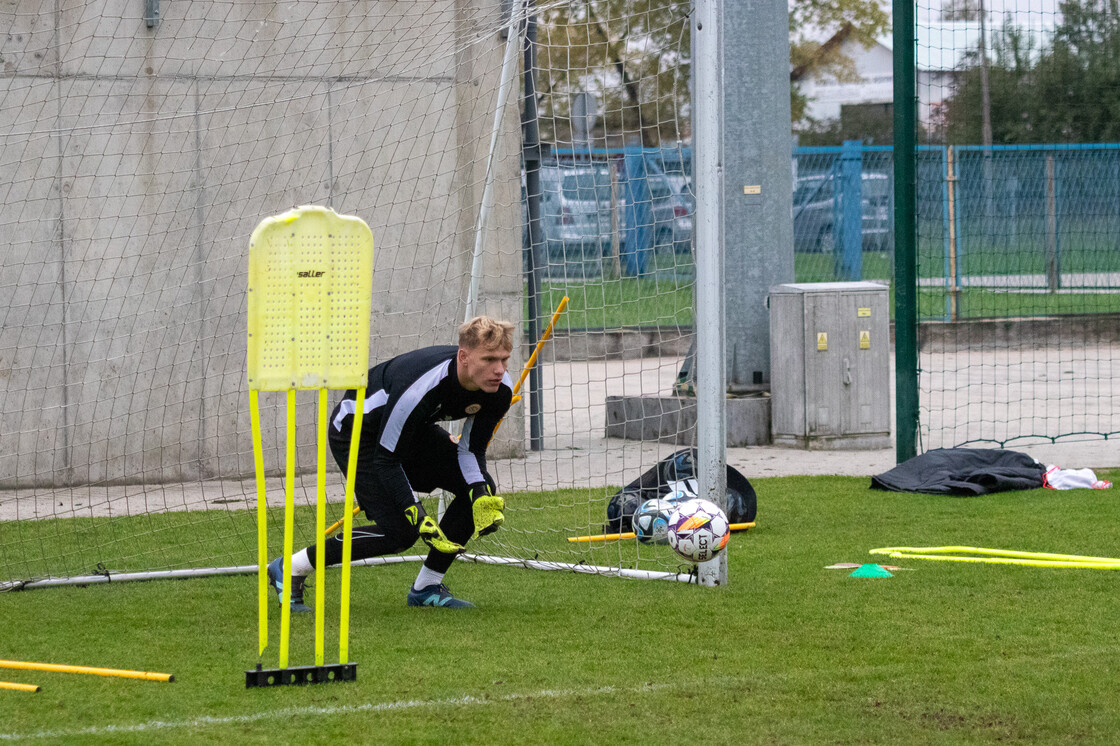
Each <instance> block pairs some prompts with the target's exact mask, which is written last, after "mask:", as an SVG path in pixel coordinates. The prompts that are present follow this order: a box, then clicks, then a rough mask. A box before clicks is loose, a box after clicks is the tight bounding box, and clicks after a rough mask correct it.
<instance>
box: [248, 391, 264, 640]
mask: <svg viewBox="0 0 1120 746" xmlns="http://www.w3.org/2000/svg"><path fill="white" fill-rule="evenodd" d="M249 425H250V429H251V430H252V432H253V470H254V471H255V472H256V476H257V620H258V624H257V627H258V632H257V655H258V656H261V655H264V649H265V648H266V647H268V572H267V568H268V505H267V502H266V500H265V497H266V492H265V485H264V449H263V447H262V446H261V413H260V400H259V396H258V392H257V390H256V389H250V390H249Z"/></svg>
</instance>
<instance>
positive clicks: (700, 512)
mask: <svg viewBox="0 0 1120 746" xmlns="http://www.w3.org/2000/svg"><path fill="white" fill-rule="evenodd" d="M633 525H634V535H635V536H636V537H637V539H638V541H640V542H641V543H643V544H668V545H669V546H670V547H672V548H673V551H675V552H676V553H677V554H679V555H680V556H681V557H683V558H684V559H686V560H688V561H689V562H706V561H708V560H710V559H712V558H713V557H715V556H716V555H717V554H719V553H720V551H721V550H722V549H723V548H724V547H725V546H727V540H728V539H729V538H730V537H731V524H730V523H729V522H728V520H727V516H726V515H725V514H724V512H723V511H722V510H720V509H719V506H717V505H716V504H715V503H713V502H710V501H708V500H703V499H701V498H695V497H690V496H689V495H688V494H687V493H686V492H682V491H678V492H674V493H670V494H669V495H666V496H665V497H664V498H656V499H654V500H646V501H645V502H644V503H642V504H641V505H639V506H638V509H637V511H635V513H634V521H633Z"/></svg>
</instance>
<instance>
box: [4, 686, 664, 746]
mask: <svg viewBox="0 0 1120 746" xmlns="http://www.w3.org/2000/svg"><path fill="white" fill-rule="evenodd" d="M672 686H680V684H673V685H670V684H643V685H642V686H636V687H626V688H622V687H615V686H600V687H595V688H593V689H543V690H541V691H539V692H529V693H528V694H506V695H504V696H501V697H476V696H473V695H469V694H468V695H466V696H463V697H453V698H451V699H407V700H398V701H396V702H381V703H378V704H374V703H372V702H371V703H369V704H364V705H339V706H336V707H286V708H284V709H282V710H272V711H270V712H254V713H252V714H249V715H230V716H227V717H210V716H203V717H199V718H193V719H190V720H149V721H147V722H144V723H134V724H132V725H101V726H91V727H89V728H79V729H77V730H43V731H38V732H35V733H0V741H22V740H32V739H37V738H75V737H78V736H111V735H113V734H116V733H143V732H146V731H164V730H172V729H175V728H204V727H208V726H215V725H242V724H245V723H254V722H256V721H258V720H270V719H273V718H282V717H300V716H303V717H322V716H329V715H351V714H354V713H360V712H392V711H394V710H411V709H417V708H421V707H446V706H452V707H469V706H474V705H493V704H500V703H503V702H516V701H519V700H527V699H563V698H564V697H586V696H595V695H601V694H618V693H631V694H637V693H641V692H652V691H657V690H659V689H667V688H670V687H672Z"/></svg>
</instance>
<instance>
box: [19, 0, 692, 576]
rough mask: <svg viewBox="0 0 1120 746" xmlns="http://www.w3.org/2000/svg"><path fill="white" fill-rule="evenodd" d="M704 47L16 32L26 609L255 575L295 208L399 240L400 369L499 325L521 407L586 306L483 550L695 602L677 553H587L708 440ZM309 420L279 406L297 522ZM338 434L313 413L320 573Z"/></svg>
mask: <svg viewBox="0 0 1120 746" xmlns="http://www.w3.org/2000/svg"><path fill="white" fill-rule="evenodd" d="M688 19H689V3H688V2H687V0H662V1H661V2H656V1H655V2H646V1H643V2H639V1H638V0H570V1H569V0H564V1H563V2H546V1H545V0H542V1H541V2H538V3H535V4H533V3H528V4H525V3H523V2H521V0H459V1H458V2H452V1H451V0H413V1H411V2H406V3H402V2H389V1H383V2H376V1H375V2H366V3H357V2H331V3H322V2H315V1H314V0H291V1H288V2H280V3H272V2H270V3H262V2H256V1H254V0H216V1H208V2H198V1H197V0H176V1H175V2H167V1H166V0H164V1H162V2H161V0H148V2H147V3H146V4H145V3H140V2H137V3H135V4H105V3H55V2H45V1H39V0H21V1H20V2H17V3H6V4H4V5H3V6H2V7H0V249H2V252H0V253H2V256H3V257H4V261H3V262H2V263H0V587H4V588H18V587H26V586H27V585H28V584H29V583H35V582H39V581H44V580H50V579H60V578H75V577H79V578H87V579H88V578H89V577H90V576H97V575H101V576H109V577H112V576H114V575H115V576H117V577H121V576H122V575H123V574H127V573H134V572H135V573H140V572H143V573H152V572H156V573H164V574H172V573H178V572H186V571H190V570H196V569H203V570H205V569H211V570H213V569H215V568H217V569H219V570H226V571H230V572H237V571H241V570H243V569H244V568H246V567H248V566H253V565H254V563H255V559H256V524H255V519H254V511H253V508H254V505H255V499H256V498H255V487H254V482H253V462H252V446H251V439H250V423H249V407H248V386H247V383H246V367H245V366H246V351H245V350H246V308H247V302H246V287H247V255H248V243H249V236H250V234H251V232H252V231H253V229H254V227H255V226H256V225H257V224H258V223H259V222H260V221H261V220H262V219H264V218H266V217H268V216H271V215H276V214H279V213H282V212H284V211H285V210H288V209H290V208H292V207H294V206H297V205H324V206H329V207H331V208H333V209H335V210H336V211H337V212H339V213H340V214H346V215H355V216H357V217H360V218H362V219H363V220H364V221H365V222H366V223H368V224H369V226H370V227H371V228H372V231H373V236H374V245H375V256H374V276H373V283H374V292H373V314H372V335H371V339H370V360H371V364H372V363H376V362H380V361H382V360H385V359H387V358H389V357H391V356H393V355H395V354H399V353H401V352H404V351H407V350H409V349H413V348H416V347H420V346H424V345H429V344H447V343H451V342H453V341H454V330H455V327H456V326H457V325H458V323H459V322H461V321H462V320H463V319H464V316H465V314H467V313H468V311H474V312H476V313H488V314H490V315H494V316H500V317H504V318H508V319H510V320H512V321H514V322H515V323H516V325H517V332H518V338H519V341H520V345H519V347H518V348H517V349H516V350H515V354H514V360H513V365H512V368H511V375H513V377H514V380H517V377H518V375H519V374H520V373H521V370H522V366H524V364H525V362H526V361H527V359H528V357H529V353H530V352H531V350H532V348H533V345H534V343H535V342H536V336H537V335H539V334H540V333H542V332H543V329H544V327H545V324H547V321H548V319H549V317H550V315H551V314H552V311H553V309H555V308H556V306H557V305H558V303H559V302H560V300H561V298H563V297H565V296H567V297H568V298H569V299H570V300H569V303H570V305H569V308H568V310H567V311H566V312H565V314H563V315H562V316H561V318H560V319H559V321H558V323H557V326H556V331H555V334H554V337H553V339H552V340H551V341H550V342H548V344H547V345H546V347H545V348H544V351H543V352H542V354H541V356H540V359H539V361H538V363H537V365H536V367H535V369H534V372H533V374H532V375H531V376H530V377H529V378H527V379H526V380H525V383H524V385H523V387H522V391H521V393H522V394H523V395H524V398H523V399H522V400H521V401H520V402H519V403H518V404H516V405H515V407H514V409H513V410H512V411H511V413H510V415H509V416H508V417H507V419H506V421H505V423H504V424H503V425H502V427H501V429H500V431H499V433H498V435H497V437H496V438H495V441H494V442H493V444H492V446H491V451H490V457H491V468H492V471H493V472H494V474H495V476H496V477H497V480H498V483H499V486H500V488H501V491H502V492H503V493H505V494H507V495H509V498H508V499H507V504H508V511H507V519H506V527H505V528H503V530H502V531H500V532H498V533H497V534H495V535H494V536H493V537H487V538H486V539H483V540H481V541H479V542H477V543H475V544H472V545H471V550H472V551H473V552H475V553H476V554H477V555H480V556H487V557H498V558H504V559H501V560H495V561H503V562H505V561H509V562H520V563H524V562H526V561H528V560H535V561H537V562H541V563H571V564H580V565H583V566H585V567H591V568H596V571H602V572H617V571H619V570H623V569H626V570H632V569H637V570H640V571H643V572H644V571H649V572H652V573H667V574H669V575H674V574H675V573H677V572H678V571H679V569H680V568H681V566H682V562H681V561H680V560H679V559H677V558H675V555H673V553H672V552H671V551H670V550H669V548H668V547H665V546H660V545H646V544H642V543H640V542H636V541H635V540H633V539H625V540H609V541H607V540H605V541H583V542H574V541H569V538H571V537H578V536H591V535H597V534H602V533H604V532H605V524H606V523H607V506H608V503H609V500H610V498H611V496H612V495H613V494H614V493H615V492H616V491H617V490H618V488H620V487H622V486H623V485H624V484H626V483H628V482H630V481H632V480H634V479H636V478H637V477H638V476H639V475H640V474H641V473H642V472H644V471H645V470H646V469H648V468H649V467H651V466H653V465H654V464H655V463H656V462H657V460H658V459H659V458H661V457H663V456H665V455H667V454H669V453H671V452H673V451H675V450H677V449H680V448H684V447H686V446H688V445H691V444H692V443H694V442H695V440H694V438H695V429H696V425H695V423H694V422H693V419H694V413H695V410H694V409H693V410H692V415H693V419H690V417H689V416H688V412H687V411H686V412H685V413H684V414H683V415H682V414H680V413H679V412H677V410H678V409H680V408H681V407H682V406H683V407H684V409H686V410H687V409H688V407H689V406H693V407H694V404H692V403H690V400H688V399H679V398H678V399H675V398H673V393H674V387H677V388H678V389H680V388H682V387H683V388H687V387H688V386H689V385H690V384H689V382H688V381H687V380H683V381H680V382H678V380H677V379H678V376H679V374H680V372H681V369H682V365H683V364H684V363H685V359H686V357H687V353H688V350H689V346H690V342H691V326H692V323H693V316H692V314H693V282H694V280H693V278H694V276H695V273H694V261H693V257H692V249H691V243H692V226H691V220H692V211H693V209H694V199H693V196H692V193H691V189H690V170H691V148H690V146H689V143H690V138H691V128H690V120H689V110H690V107H689V64H688V60H689V20H688ZM530 21H531V22H532V23H530ZM534 26H535V28H534ZM527 36H528V37H530V38H532V37H534V36H535V43H534V44H532V45H530V47H529V49H530V52H529V53H528V54H527V53H526V37H527ZM526 60H529V61H530V64H531V72H532V73H533V74H532V75H531V76H527V75H526V74H525V73H526V67H525V65H526ZM527 85H528V86H529V88H530V91H529V92H530V97H529V99H528V100H526V97H525V92H526V87H527ZM527 109H528V111H530V113H531V112H532V111H533V110H534V109H535V113H536V117H535V118H533V120H532V121H533V124H534V125H535V126H530V125H529V124H525V125H524V126H523V123H522V118H523V114H524V113H525V112H526V110H527ZM527 133H529V134H532V135H534V136H536V137H537V138H538V140H539V143H540V147H539V148H534V149H532V154H531V157H529V158H528V159H526V158H525V153H526V152H528V151H525V149H524V148H523V143H524V141H525V140H526V137H525V135H526V134H527ZM530 144H531V143H530ZM686 367H687V366H686ZM336 395H337V394H336ZM634 397H641V398H643V399H650V400H656V401H657V402H659V403H658V404H657V405H656V406H657V407H661V408H662V409H663V412H662V413H661V414H657V415H651V414H650V412H652V411H653V410H652V409H647V411H646V413H645V415H644V416H642V415H640V414H635V412H638V411H639V410H640V409H641V407H640V404H641V402H639V403H638V404H635V403H634V402H633V401H632V400H631V399H632V398H634ZM661 400H664V401H665V403H664V404H661V403H660V402H661ZM332 403H333V401H332ZM284 423H285V418H284V407H283V402H282V400H281V399H280V398H278V399H277V400H275V401H273V400H270V399H269V398H268V397H265V396H262V427H263V431H264V444H265V467H266V470H267V472H268V474H269V475H270V478H269V482H268V488H269V492H268V495H269V504H270V505H272V506H277V505H279V504H280V503H281V502H282V499H283V488H282V484H281V483H282V477H283V468H284V453H283V442H284ZM315 427H316V425H315V403H314V398H313V397H309V398H308V399H307V400H306V401H305V400H303V399H300V400H299V405H298V409H297V427H296V433H297V436H296V437H297V463H298V466H299V471H300V473H301V475H306V477H305V478H306V484H303V483H301V484H300V485H298V487H299V489H297V502H298V504H299V505H300V506H302V507H301V508H300V510H299V512H298V513H297V516H298V517H297V531H298V534H297V536H296V544H297V546H298V545H300V544H301V542H302V544H307V543H310V542H311V541H312V540H313V538H314V537H313V522H312V520H311V515H312V512H313V511H312V508H310V507H308V506H310V505H312V504H313V502H314V492H315V490H314V469H315V458H316V453H315V442H316V433H315ZM329 473H330V475H331V479H332V481H331V483H330V486H329V489H328V499H329V500H330V501H331V502H332V505H333V506H334V509H335V510H336V511H337V510H340V509H341V508H340V506H341V500H342V491H343V488H342V484H343V483H342V477H341V474H340V472H339V471H338V469H337V468H336V467H335V466H334V465H333V464H330V465H329ZM432 499H433V500H435V499H436V498H435V497H433V498H432ZM432 508H433V509H434V503H433V505H432ZM270 510H271V511H273V513H274V514H273V515H271V517H270V521H272V525H271V527H270V528H271V537H272V538H273V539H274V540H276V541H277V542H278V537H279V536H280V535H281V532H280V531H279V524H280V512H279V509H278V508H276V507H273V508H270ZM277 548H278V545H277V547H276V548H274V549H273V551H274V553H275V550H276V549H277Z"/></svg>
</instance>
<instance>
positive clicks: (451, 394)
mask: <svg viewBox="0 0 1120 746" xmlns="http://www.w3.org/2000/svg"><path fill="white" fill-rule="evenodd" d="M458 350H459V348H458V347H456V346H454V345H441V346H437V347H424V348H421V349H419V350H415V351H413V352H406V353H404V354H403V355H398V356H397V357H395V358H392V359H390V360H386V361H385V362H383V363H381V364H379V365H376V366H374V367H373V368H370V371H369V381H368V384H367V386H366V395H365V401H364V405H363V407H362V411H363V415H362V435H361V443H360V446H359V450H358V457H359V458H360V459H362V460H363V461H367V459H369V460H371V462H370V465H371V466H373V467H374V468H376V469H377V470H378V472H379V476H380V477H381V478H382V480H383V481H384V483H385V484H386V485H387V486H389V488H390V490H391V491H392V493H394V494H393V497H395V498H397V499H398V500H406V502H404V503H403V504H408V503H410V502H411V501H412V499H413V497H412V488H411V487H410V486H409V483H408V478H407V477H406V476H405V473H404V468H403V467H402V466H401V461H400V456H401V454H403V453H406V452H407V449H409V448H411V447H413V446H412V443H413V440H414V439H415V437H416V435H417V433H420V432H422V431H424V430H425V429H426V428H427V427H428V426H430V425H432V424H434V423H436V422H440V421H449V420H464V422H463V432H462V436H461V437H460V439H459V468H460V469H461V470H462V474H463V478H464V479H465V480H466V483H467V484H470V485H473V484H477V483H479V482H486V481H491V482H492V481H493V480H491V479H490V475H489V473H488V472H487V471H486V447H487V446H488V445H489V444H490V439H491V438H492V437H493V435H494V429H495V428H496V427H497V426H498V423H499V422H500V421H501V419H502V417H504V416H505V414H506V412H507V411H509V406H510V401H511V400H512V398H513V383H512V381H511V379H510V376H509V373H508V372H507V373H506V374H505V375H504V376H502V383H501V385H500V386H499V387H498V390H497V391H496V392H494V393H493V394H490V393H487V392H485V391H481V390H479V391H468V390H466V389H465V388H463V386H462V385H461V384H460V383H459V376H458V373H457V368H456V356H457V354H458ZM356 399H357V395H356V392H355V391H353V390H351V391H347V392H346V394H345V396H344V397H343V399H342V401H341V402H339V404H338V406H336V407H335V408H334V412H333V413H332V415H331V424H330V430H331V432H330V435H331V439H332V440H339V439H345V441H346V443H347V444H348V443H349V440H350V432H351V428H352V427H353V422H354V412H355V409H356V407H357V402H356ZM406 492H407V498H406V497H405V493H406Z"/></svg>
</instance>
